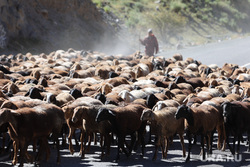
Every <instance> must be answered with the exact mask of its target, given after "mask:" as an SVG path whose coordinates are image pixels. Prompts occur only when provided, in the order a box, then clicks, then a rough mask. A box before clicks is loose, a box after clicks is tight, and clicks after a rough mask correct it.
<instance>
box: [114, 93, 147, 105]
mask: <svg viewBox="0 0 250 167" xmlns="http://www.w3.org/2000/svg"><path fill="white" fill-rule="evenodd" d="M118 96H120V97H121V98H122V99H123V100H124V101H125V102H126V103H130V102H132V101H134V100H135V99H140V98H142V99H143V98H146V97H147V94H146V93H145V92H144V91H142V90H133V91H131V92H129V91H127V90H123V91H121V92H120V93H119V94H118Z"/></svg>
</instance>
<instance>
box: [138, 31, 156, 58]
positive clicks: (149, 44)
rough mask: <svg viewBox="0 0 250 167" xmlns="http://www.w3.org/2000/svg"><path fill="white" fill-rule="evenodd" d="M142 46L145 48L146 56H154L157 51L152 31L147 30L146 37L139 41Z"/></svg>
mask: <svg viewBox="0 0 250 167" xmlns="http://www.w3.org/2000/svg"><path fill="white" fill-rule="evenodd" d="M139 41H140V42H141V44H142V45H144V46H145V54H146V55H147V56H154V53H155V54H157V53H158V51H159V46H158V41H157V38H156V37H155V36H154V34H153V31H152V29H148V36H147V37H145V38H144V39H143V40H142V39H139Z"/></svg>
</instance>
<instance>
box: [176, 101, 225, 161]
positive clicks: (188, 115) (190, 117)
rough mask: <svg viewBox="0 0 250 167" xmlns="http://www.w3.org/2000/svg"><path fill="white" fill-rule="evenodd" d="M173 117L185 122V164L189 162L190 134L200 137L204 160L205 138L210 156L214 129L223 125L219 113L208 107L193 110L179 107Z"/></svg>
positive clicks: (183, 106) (182, 106)
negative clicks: (186, 153)
mask: <svg viewBox="0 0 250 167" xmlns="http://www.w3.org/2000/svg"><path fill="white" fill-rule="evenodd" d="M175 117H176V119H180V118H185V119H186V121H187V125H186V126H187V128H186V134H187V137H188V141H189V145H188V156H187V158H186V162H188V161H189V160H190V151H191V147H192V144H191V140H192V136H191V135H192V134H194V135H201V146H202V153H203V154H202V158H203V159H205V151H204V137H206V140H207V146H208V148H209V153H210V154H212V140H213V132H214V130H215V128H216V127H218V126H219V125H220V124H221V122H222V123H223V119H222V118H221V116H220V113H219V111H218V110H217V109H216V108H214V107H213V106H210V105H202V106H199V107H195V108H190V107H187V106H185V105H181V106H179V107H178V110H177V112H176V114H175Z"/></svg>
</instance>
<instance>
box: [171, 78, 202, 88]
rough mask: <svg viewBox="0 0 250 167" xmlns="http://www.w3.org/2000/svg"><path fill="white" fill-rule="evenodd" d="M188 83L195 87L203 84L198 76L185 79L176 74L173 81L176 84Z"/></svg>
mask: <svg viewBox="0 0 250 167" xmlns="http://www.w3.org/2000/svg"><path fill="white" fill-rule="evenodd" d="M183 82H184V83H189V84H190V85H192V87H193V88H194V89H195V88H197V87H203V86H204V83H203V82H202V80H201V79H199V78H190V79H188V80H186V79H185V78H184V77H182V76H178V77H177V78H176V79H175V83H176V84H178V83H183Z"/></svg>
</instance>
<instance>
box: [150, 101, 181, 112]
mask: <svg viewBox="0 0 250 167" xmlns="http://www.w3.org/2000/svg"><path fill="white" fill-rule="evenodd" d="M178 106H180V103H178V102H177V101H175V100H163V101H158V102H157V103H156V104H155V105H154V107H153V108H152V110H153V111H157V110H161V109H163V108H165V107H178Z"/></svg>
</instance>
